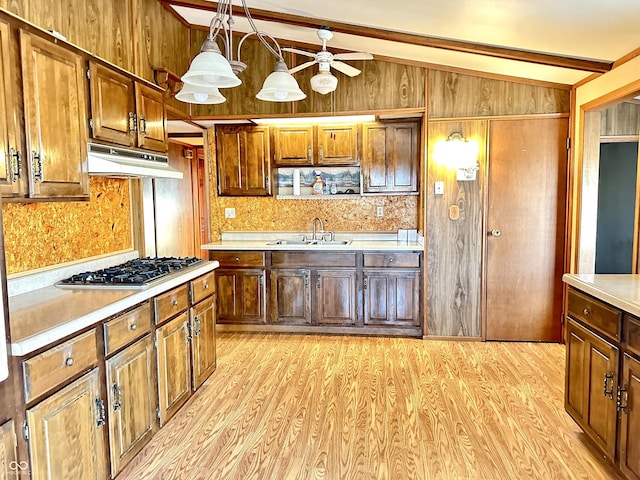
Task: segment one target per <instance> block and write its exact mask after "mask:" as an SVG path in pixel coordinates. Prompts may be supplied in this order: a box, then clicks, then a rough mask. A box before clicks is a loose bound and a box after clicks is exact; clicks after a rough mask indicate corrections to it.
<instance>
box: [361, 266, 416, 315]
mask: <svg viewBox="0 0 640 480" xmlns="http://www.w3.org/2000/svg"><path fill="white" fill-rule="evenodd" d="M420 278H421V276H420V272H417V271H412V270H406V271H403V270H393V269H386V270H365V271H364V324H365V325H391V326H412V327H417V326H420V324H421V322H420V299H419V293H420Z"/></svg>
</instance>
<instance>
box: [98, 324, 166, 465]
mask: <svg viewBox="0 0 640 480" xmlns="http://www.w3.org/2000/svg"><path fill="white" fill-rule="evenodd" d="M153 368H154V366H153V342H152V338H151V335H147V336H146V337H144V338H142V339H141V340H138V341H137V342H136V343H134V344H133V345H131V346H129V347H127V348H125V349H124V350H122V351H121V352H119V353H118V354H116V355H114V356H113V357H111V358H109V359H108V360H107V361H106V371H107V398H108V401H107V406H108V415H109V447H110V450H109V451H110V457H111V476H112V477H115V476H116V475H117V474H118V472H120V470H122V467H124V465H126V464H127V463H128V462H129V461H130V460H131V459H132V458H133V457H134V456H135V455H136V454H137V453H138V452H139V451H140V450H141V449H142V447H143V446H144V445H145V444H146V443H147V442H148V441H149V440H150V439H151V437H152V436H153V433H154V427H155V423H156V400H155V397H156V395H155V386H154V381H153V380H154V375H153V373H154V372H153Z"/></svg>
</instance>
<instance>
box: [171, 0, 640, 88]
mask: <svg viewBox="0 0 640 480" xmlns="http://www.w3.org/2000/svg"><path fill="white" fill-rule="evenodd" d="M169 1H171V0H169ZM233 3H234V4H238V5H239V4H240V2H239V0H238V1H236V0H234V2H233ZM247 3H248V7H249V9H250V10H253V9H256V10H258V9H259V10H269V11H273V12H279V13H282V14H290V15H296V16H301V17H305V19H306V20H308V21H310V22H312V23H317V26H318V27H319V26H321V25H323V22H322V20H329V21H335V22H341V23H347V24H353V25H359V26H367V27H373V28H376V29H383V30H387V31H389V30H393V31H400V32H406V33H412V34H418V35H427V36H430V37H442V38H447V39H454V40H462V41H468V42H474V43H480V44H486V45H495V46H501V47H508V48H515V49H521V50H530V51H535V52H543V53H550V54H555V55H561V56H569V57H580V58H587V59H596V60H604V61H609V62H613V61H616V60H618V59H620V58H621V57H623V56H625V55H627V54H628V53H630V52H632V51H633V50H635V49H637V48H639V47H640V28H639V27H638V26H639V25H640V0H473V1H472V0H446V1H444V0H405V1H404V2H398V3H394V2H389V1H388V0H384V1H383V0H322V1H317V0H295V1H293V0H289V1H283V0H274V1H268V0H247ZM173 8H174V9H175V11H176V12H177V13H178V15H180V16H181V17H182V18H183V19H184V20H185V21H186V22H188V23H190V24H193V25H201V26H207V27H208V25H209V23H210V20H211V18H212V17H213V15H214V12H212V11H206V10H201V9H198V8H192V7H183V6H174V7H173ZM234 20H235V21H236V25H235V28H236V30H237V31H244V32H248V31H250V30H249V27H248V24H247V22H246V21H245V20H244V18H243V17H240V16H236V17H234ZM316 20H317V22H316ZM256 24H257V25H258V28H259V29H260V30H261V31H264V32H266V33H268V34H270V35H271V36H273V37H276V38H278V39H281V40H288V41H291V42H296V43H302V44H315V45H319V43H320V42H319V40H318V37H317V36H316V29H315V27H314V28H305V27H298V26H293V25H284V24H281V23H274V22H264V21H256ZM328 47H329V50H331V47H334V48H337V49H344V50H353V51H366V52H369V53H372V54H374V55H379V56H385V57H395V58H399V59H406V60H413V61H418V62H425V63H430V64H437V65H444V66H450V67H458V68H464V69H469V70H474V71H479V72H486V73H493V74H500V75H508V76H515V77H521V78H528V79H534V80H542V81H549V82H556V83H562V84H568V85H572V84H574V83H576V82H578V81H580V80H581V79H583V78H585V77H587V76H589V75H591V72H589V71H582V70H574V69H570V68H561V67H555V66H546V65H539V64H534V63H528V62H523V61H516V60H508V59H503V58H495V57H490V56H485V55H478V54H471V53H464V52H456V51H450V50H444V49H438V48H430V47H422V46H416V45H409V44H403V43H398V42H393V41H386V40H377V39H373V38H365V37H358V36H354V35H348V34H343V33H335V36H334V38H333V39H332V40H331V41H330V42H329V45H328ZM301 61H302V60H301Z"/></svg>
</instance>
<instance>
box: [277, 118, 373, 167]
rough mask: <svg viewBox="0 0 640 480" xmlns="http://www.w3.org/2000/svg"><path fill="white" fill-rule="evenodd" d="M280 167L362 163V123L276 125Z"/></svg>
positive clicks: (278, 163) (278, 164)
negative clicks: (359, 137) (359, 144)
mask: <svg viewBox="0 0 640 480" xmlns="http://www.w3.org/2000/svg"><path fill="white" fill-rule="evenodd" d="M272 130H273V147H274V148H273V149H274V154H273V163H274V165H275V166H277V167H286V166H289V167H295V166H312V165H318V166H335V165H358V164H359V161H360V159H359V158H358V126H357V125H355V124H353V125H349V124H345V125H342V124H340V125H290V126H279V127H273V129H272Z"/></svg>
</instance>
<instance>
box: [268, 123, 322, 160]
mask: <svg viewBox="0 0 640 480" xmlns="http://www.w3.org/2000/svg"><path fill="white" fill-rule="evenodd" d="M314 143H315V142H314V133H313V126H312V125H299V126H295V127H273V163H274V165H275V166H278V167H280V166H309V165H313V150H314Z"/></svg>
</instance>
